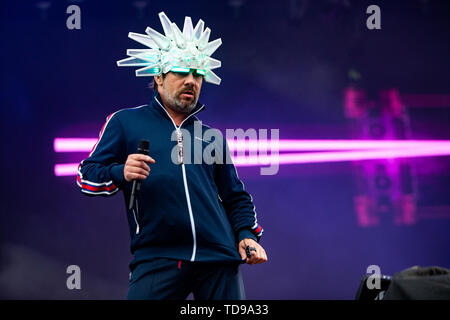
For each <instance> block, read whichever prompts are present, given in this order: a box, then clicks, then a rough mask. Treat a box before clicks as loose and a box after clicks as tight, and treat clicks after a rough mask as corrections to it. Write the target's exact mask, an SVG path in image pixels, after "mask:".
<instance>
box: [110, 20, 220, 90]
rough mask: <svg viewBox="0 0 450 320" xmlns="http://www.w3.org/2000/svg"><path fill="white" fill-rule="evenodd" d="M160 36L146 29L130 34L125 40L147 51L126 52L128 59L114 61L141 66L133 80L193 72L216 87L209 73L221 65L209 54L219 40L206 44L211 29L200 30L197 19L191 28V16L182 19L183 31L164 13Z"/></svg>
mask: <svg viewBox="0 0 450 320" xmlns="http://www.w3.org/2000/svg"><path fill="white" fill-rule="evenodd" d="M159 19H160V20H161V24H162V27H163V29H164V34H165V36H164V35H162V34H161V33H159V32H157V31H155V30H153V29H152V28H150V27H147V29H146V30H145V33H147V35H144V34H139V33H133V32H130V33H129V34H128V37H129V38H131V39H133V40H135V41H137V42H139V43H142V44H143V45H146V46H147V47H149V48H150V49H127V55H128V56H129V58H125V59H122V60H119V61H117V65H118V66H119V67H122V66H126V67H143V68H140V69H138V70H136V76H137V77H145V76H156V75H160V74H161V73H167V72H169V71H173V72H189V71H190V69H196V72H197V74H201V75H203V76H204V79H205V81H206V82H210V83H214V84H217V85H219V84H220V80H221V79H220V78H219V77H218V76H217V75H216V74H215V73H214V72H212V71H211V70H212V69H216V68H219V67H220V66H221V62H220V61H219V60H216V59H214V58H211V55H212V54H213V53H214V51H216V49H217V48H218V47H219V46H220V45H221V44H222V40H221V39H220V38H219V39H216V40H214V41H211V42H208V41H209V35H210V33H211V30H210V29H209V28H206V29H205V30H203V27H204V24H205V23H204V22H203V20H202V19H200V20H199V21H198V23H197V25H196V26H195V28H194V27H193V26H192V20H191V17H186V18H185V19H184V27H183V32H181V31H180V29H179V28H178V27H177V25H176V24H175V23H173V22H171V21H170V20H169V18H168V17H167V16H166V14H165V13H164V12H160V13H159Z"/></svg>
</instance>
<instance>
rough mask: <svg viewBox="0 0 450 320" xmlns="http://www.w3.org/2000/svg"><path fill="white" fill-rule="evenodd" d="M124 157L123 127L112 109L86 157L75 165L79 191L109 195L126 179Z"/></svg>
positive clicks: (117, 189)
mask: <svg viewBox="0 0 450 320" xmlns="http://www.w3.org/2000/svg"><path fill="white" fill-rule="evenodd" d="M125 157H126V150H125V139H124V134H123V129H122V126H121V123H120V121H119V119H118V117H117V114H116V113H113V114H111V115H110V116H109V117H108V118H107V119H106V123H105V124H104V125H103V128H102V130H101V131H100V135H99V139H98V141H97V143H96V144H95V146H94V148H93V149H92V151H91V153H90V154H89V157H88V158H87V159H85V160H83V161H81V163H80V165H79V166H78V175H77V184H78V186H79V188H80V190H81V192H82V193H83V194H86V195H88V196H97V195H100V196H111V195H113V194H115V193H116V192H117V191H119V190H120V188H121V187H123V185H124V184H125V182H126V180H125V177H124V175H123V168H124V164H125V160H126V158H125Z"/></svg>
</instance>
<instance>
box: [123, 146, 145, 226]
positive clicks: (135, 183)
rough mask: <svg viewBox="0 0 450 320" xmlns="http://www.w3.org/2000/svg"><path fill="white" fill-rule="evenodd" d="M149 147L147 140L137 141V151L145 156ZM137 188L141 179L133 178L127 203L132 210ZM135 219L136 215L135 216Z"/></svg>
mask: <svg viewBox="0 0 450 320" xmlns="http://www.w3.org/2000/svg"><path fill="white" fill-rule="evenodd" d="M149 149H150V142H149V141H148V140H144V139H142V140H141V141H140V142H139V146H138V149H137V153H140V154H145V155H146V156H148V150H149ZM139 190H141V180H133V187H132V188H131V196H130V203H129V205H128V209H129V210H132V209H133V208H134V204H135V199H136V198H137V196H138V194H139ZM136 219H137V217H136Z"/></svg>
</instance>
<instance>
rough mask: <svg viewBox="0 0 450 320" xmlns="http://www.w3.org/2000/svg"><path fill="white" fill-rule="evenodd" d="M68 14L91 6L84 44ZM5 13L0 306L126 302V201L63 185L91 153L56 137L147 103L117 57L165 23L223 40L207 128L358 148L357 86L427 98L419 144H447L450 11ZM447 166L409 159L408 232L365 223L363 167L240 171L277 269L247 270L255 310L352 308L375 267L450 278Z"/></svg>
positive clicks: (40, 7) (241, 1)
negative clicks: (63, 147) (335, 302)
mask: <svg viewBox="0 0 450 320" xmlns="http://www.w3.org/2000/svg"><path fill="white" fill-rule="evenodd" d="M139 3H140V4H141V5H142V4H146V6H144V7H143V8H142V9H138V8H137V6H138V5H139ZM48 4H50V6H48ZM70 4H77V5H79V6H80V8H81V29H80V30H68V29H67V27H66V19H67V17H68V16H69V15H68V14H66V8H67V6H68V5H70ZM371 4H377V5H379V6H380V8H381V26H382V28H381V30H368V29H367V27H366V19H367V17H368V16H369V15H368V14H366V8H367V6H368V5H371ZM46 6H48V8H47V9H44V8H45V7H46ZM0 10H1V19H0V23H1V29H0V31H1V33H0V35H1V39H2V50H1V53H0V54H1V59H0V61H1V87H2V91H1V99H0V102H1V126H0V128H1V139H2V144H1V146H2V157H1V161H2V166H1V167H2V168H3V169H2V181H3V183H2V185H1V187H2V192H1V195H2V201H1V203H0V205H1V217H0V219H1V221H0V241H1V243H0V246H1V247H0V298H4V299H5V298H6V299H10V298H12V299H23V298H27V299H123V298H125V296H126V292H127V286H128V272H129V271H128V263H129V262H130V259H131V255H130V253H129V234H128V226H127V220H126V213H125V206H124V201H123V195H122V194H121V193H119V194H117V195H115V196H113V197H109V198H102V197H96V198H88V197H86V196H84V195H82V194H81V193H80V191H79V190H78V187H77V186H76V183H75V176H68V177H56V176H55V175H54V172H53V170H54V165H55V164H57V163H70V162H77V161H80V160H81V159H83V158H84V157H85V156H86V155H85V154H83V153H79V154H78V153H71V154H64V153H55V152H54V150H53V139H54V138H56V137H85V138H92V137H97V136H98V132H99V130H100V128H101V126H102V125H103V123H104V121H105V118H106V116H108V115H109V114H111V113H112V112H114V111H116V110H118V109H122V108H127V107H135V106H139V105H142V104H145V103H147V102H148V101H149V100H150V98H151V95H152V91H151V89H148V88H147V84H148V79H144V78H136V77H135V76H134V69H133V68H118V67H117V66H116V61H117V60H119V59H123V58H125V57H126V55H125V53H126V49H127V48H143V46H141V45H139V44H138V43H136V42H134V41H133V40H131V39H129V38H127V34H128V32H137V33H144V30H145V28H146V27H147V26H150V27H152V28H154V29H156V30H157V31H159V32H162V28H161V26H160V22H159V19H158V16H157V14H158V13H159V12H160V11H164V12H165V13H166V14H167V15H168V17H169V18H170V19H171V20H172V21H174V22H176V23H177V25H178V26H180V25H182V24H183V19H184V16H185V15H189V16H191V17H192V20H193V23H194V24H195V23H196V22H197V21H198V19H200V18H201V19H203V20H204V21H205V24H206V27H210V28H211V30H212V33H211V40H213V39H216V38H219V37H221V38H222V41H223V45H222V46H221V47H220V48H219V49H218V50H217V51H216V53H215V54H214V57H215V58H217V59H219V60H221V61H222V67H221V68H220V69H218V70H217V72H216V73H217V74H218V75H219V76H220V77H221V78H222V84H221V85H220V86H214V85H211V84H208V83H204V85H203V88H202V93H201V96H200V101H202V103H204V104H206V107H207V109H206V111H204V112H202V114H201V115H200V116H199V117H200V118H201V119H202V120H203V121H204V122H205V123H206V124H208V125H211V126H213V127H217V128H220V129H221V130H223V132H224V130H225V129H226V128H242V129H244V130H246V129H248V128H255V129H274V128H279V129H280V138H281V139H355V138H358V137H357V136H355V134H354V133H355V132H354V130H353V129H352V128H353V127H352V123H353V124H354V121H355V120H354V119H349V117H348V116H346V112H345V108H344V107H345V102H344V96H345V92H346V89H348V88H349V87H352V88H356V89H358V90H364V91H365V92H366V93H367V99H369V100H373V101H377V100H378V99H379V93H380V92H381V91H382V90H391V89H392V90H396V91H397V92H399V93H400V96H401V97H404V98H405V99H406V98H407V97H408V96H409V97H411V95H417V94H420V95H423V96H424V97H425V103H424V104H425V105H422V106H415V107H412V106H413V105H414V101H416V100H414V99H413V102H412V103H411V106H408V105H407V106H406V109H407V116H408V119H409V123H410V132H409V134H410V136H409V139H441V140H448V139H449V138H450V129H449V116H450V103H449V101H450V99H449V98H448V97H449V95H450V76H449V75H450V63H449V57H450V41H449V39H450V19H449V14H450V4H449V3H448V1H413V0H411V1H375V2H374V1H370V2H369V1H353V0H341V1H339V0H335V1H329V0H328V1H325V0H320V1H306V0H303V1H301V0H297V1H296V0H291V1H283V0H282V1H266V0H264V1H256V0H248V1H245V0H234V1H231V0H230V1H179V2H175V1H161V0H158V1H135V2H133V1H114V2H113V1H90V0H85V1H73V2H70V1H68V2H62V1H23V2H22V1H20V2H13V1H2V2H1V4H0ZM432 96H434V97H436V96H437V97H438V100H439V101H440V102H439V103H438V106H436V105H432V103H431V102H433V101H431V100H432V99H431V98H430V99H428V100H427V99H426V97H432ZM413 97H414V96H413ZM405 101H406V100H405ZM427 101H431V102H430V103H431V104H430V105H427ZM434 103H435V104H436V102H435V101H434ZM352 121H353V122H352ZM449 160H450V158H449V157H448V156H441V157H428V158H412V159H409V160H402V163H403V164H405V163H406V164H407V165H408V166H409V167H410V168H412V169H411V172H412V173H411V179H412V180H414V190H415V191H414V199H415V200H414V201H415V206H416V207H415V208H416V210H415V220H414V221H413V222H412V223H406V224H405V223H404V224H402V223H398V222H396V221H395V219H394V217H393V216H392V213H391V212H387V213H385V214H382V215H381V216H380V217H379V221H378V222H376V223H373V224H372V225H366V226H364V225H361V224H360V223H359V222H358V221H359V220H358V215H357V213H356V209H355V197H356V196H357V195H358V194H359V193H360V189H359V185H358V183H357V181H358V179H359V178H361V176H358V174H357V173H358V171H357V170H356V167H358V165H360V164H358V163H352V162H329V163H316V164H314V163H311V164H290V165H282V166H280V170H279V173H278V174H277V175H273V176H262V175H260V174H259V168H258V167H249V168H243V167H241V168H238V172H239V176H240V177H241V179H242V180H243V181H244V183H245V187H246V189H247V190H248V191H249V192H250V193H251V195H252V196H253V199H254V202H255V206H256V211H257V214H258V216H257V217H258V222H259V223H260V224H261V225H262V226H263V227H264V229H265V232H264V235H263V238H262V240H261V244H262V245H263V246H264V248H265V249H266V252H267V254H268V257H269V261H268V262H267V263H265V264H262V265H256V266H248V265H244V266H243V267H242V270H243V274H244V282H245V286H246V293H247V298H248V299H353V298H354V297H355V294H356V291H357V289H358V286H359V282H360V280H361V278H362V276H363V275H364V274H365V273H366V269H367V267H368V266H370V265H378V266H379V267H380V268H381V272H382V273H383V274H387V275H392V274H394V273H395V272H399V271H401V270H403V269H405V268H408V267H411V266H414V265H420V266H431V265H436V266H441V267H446V268H450V252H449V248H450V198H449V192H450V179H449V177H450V174H449V169H450V161H449ZM393 161H394V162H395V161H397V160H393ZM398 161H400V160H398ZM365 163H366V164H367V165H368V166H370V164H368V163H370V161H365ZM390 165H392V162H390ZM371 178H373V177H370V176H364V175H363V178H362V179H371ZM69 265H78V266H80V268H81V276H82V278H81V279H82V280H81V286H82V287H81V290H68V289H67V287H66V279H67V277H68V276H69V275H68V274H67V273H66V268H67V266H69Z"/></svg>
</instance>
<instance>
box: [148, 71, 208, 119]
mask: <svg viewBox="0 0 450 320" xmlns="http://www.w3.org/2000/svg"><path fill="white" fill-rule="evenodd" d="M155 81H156V82H157V84H158V92H159V94H160V96H161V98H162V99H163V102H164V104H165V105H166V106H167V107H169V108H170V109H172V110H173V111H175V112H179V113H185V114H188V113H190V112H191V111H192V110H193V109H194V108H195V105H196V104H197V101H198V97H199V95H200V89H201V87H202V81H203V76H201V75H198V74H196V73H195V69H191V70H190V72H189V73H178V72H168V73H167V74H166V76H165V77H164V78H163V77H162V76H160V77H156V78H155Z"/></svg>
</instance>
